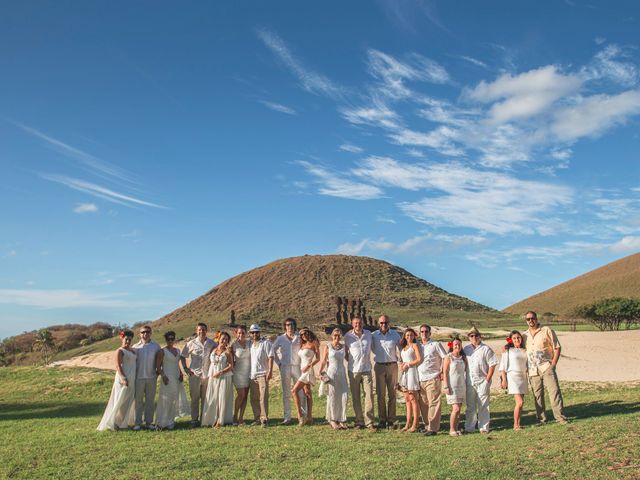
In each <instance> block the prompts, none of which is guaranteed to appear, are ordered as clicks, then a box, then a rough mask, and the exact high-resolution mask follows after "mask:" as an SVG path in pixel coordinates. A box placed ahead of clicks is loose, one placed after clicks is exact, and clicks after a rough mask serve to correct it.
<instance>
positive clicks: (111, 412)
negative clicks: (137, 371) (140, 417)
mask: <svg viewBox="0 0 640 480" xmlns="http://www.w3.org/2000/svg"><path fill="white" fill-rule="evenodd" d="M135 384H136V379H135V375H134V376H133V378H132V379H130V380H129V386H128V387H127V386H125V385H124V383H122V377H121V376H120V374H119V373H116V378H115V380H114V381H113V387H112V388H111V396H110V397H109V403H107V408H105V410H104V415H103V416H102V420H101V421H100V425H98V430H100V431H104V430H117V429H122V428H128V427H129V425H131V424H133V423H134V421H135V408H134V400H135V396H136V395H135V394H136V388H135Z"/></svg>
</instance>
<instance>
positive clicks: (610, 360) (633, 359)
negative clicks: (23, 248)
mask: <svg viewBox="0 0 640 480" xmlns="http://www.w3.org/2000/svg"><path fill="white" fill-rule="evenodd" d="M450 331H453V330H452V329H445V328H437V327H434V334H438V335H444V334H448V333H450ZM505 336H506V332H505ZM558 338H559V340H560V343H561V344H562V356H561V359H560V362H559V363H558V368H557V372H558V376H559V377H560V380H565V381H577V382H627V381H637V380H640V348H636V347H637V346H638V344H639V343H640V330H632V331H622V332H558ZM504 343H505V342H504V341H503V340H489V341H487V344H488V345H489V346H491V348H493V349H494V351H495V352H496V353H497V354H498V355H499V354H500V353H501V352H502V346H503V345H504ZM178 346H179V347H181V345H178ZM52 366H72V367H93V368H101V369H109V370H115V362H114V353H113V352H104V353H96V354H91V355H84V356H79V357H74V358H72V359H70V360H64V361H60V362H55V363H53V364H52ZM276 370H277V369H276ZM496 377H497V375H496ZM494 386H495V383H494Z"/></svg>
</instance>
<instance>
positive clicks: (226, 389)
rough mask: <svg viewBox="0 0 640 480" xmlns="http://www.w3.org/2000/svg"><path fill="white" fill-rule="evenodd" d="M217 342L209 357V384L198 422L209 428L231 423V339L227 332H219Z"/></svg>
mask: <svg viewBox="0 0 640 480" xmlns="http://www.w3.org/2000/svg"><path fill="white" fill-rule="evenodd" d="M219 341H220V343H219V344H218V346H217V347H216V348H215V349H214V350H213V351H212V352H211V355H210V356H209V358H210V360H211V364H210V366H209V382H208V384H207V396H206V402H205V404H204V407H203V409H202V420H201V422H200V423H201V424H202V425H203V426H205V425H206V426H209V427H214V426H215V427H220V426H223V425H231V424H232V423H233V352H232V351H231V348H230V347H229V342H230V341H231V337H230V336H229V334H228V333H227V332H221V333H220V337H219Z"/></svg>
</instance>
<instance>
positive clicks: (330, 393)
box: [326, 366, 349, 422]
mask: <svg viewBox="0 0 640 480" xmlns="http://www.w3.org/2000/svg"><path fill="white" fill-rule="evenodd" d="M327 376H328V377H329V382H327V384H326V390H327V413H326V419H327V420H328V421H329V422H346V421H347V397H348V394H349V393H348V392H349V384H348V383H347V373H346V371H345V369H344V367H343V368H339V369H336V368H332V367H331V366H330V367H329V368H328V369H327Z"/></svg>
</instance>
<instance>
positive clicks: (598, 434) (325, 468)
mask: <svg viewBox="0 0 640 480" xmlns="http://www.w3.org/2000/svg"><path fill="white" fill-rule="evenodd" d="M112 381H113V374H112V373H110V372H104V371H97V370H90V369H60V368H39V369H32V368H4V369H0V385H2V391H1V393H0V441H1V445H2V448H1V451H2V455H1V458H2V462H0V477H2V478H27V479H33V478H65V479H74V478H92V479H102V478H134V479H143V478H159V477H161V476H162V477H179V478H185V479H186V478H188V479H192V478H194V479H195V478H214V477H215V478H218V477H226V478H280V479H284V478H296V477H297V478H343V479H344V478H401V477H415V478H418V477H419V478H452V479H457V478H459V479H468V478H523V476H524V477H527V478H592V479H593V478H611V479H613V478H616V479H617V478H628V479H631V478H639V477H640V460H638V457H639V456H640V383H635V384H627V385H616V386H614V385H611V384H588V385H587V384H564V385H563V388H564V394H565V399H566V404H567V414H568V415H569V417H570V418H571V419H572V422H571V424H570V425H568V426H561V425H556V424H549V425H546V426H542V427H537V426H534V425H533V424H534V423H535V422H534V416H533V414H532V404H531V399H527V402H526V404H525V409H526V414H525V417H524V419H523V424H524V426H525V428H524V430H522V431H521V432H514V431H513V430H512V429H511V422H512V417H511V408H512V399H511V398H510V397H509V396H507V395H505V394H503V393H499V394H496V395H495V396H494V397H493V398H492V421H493V427H494V428H495V430H494V431H493V432H492V433H491V434H489V435H486V436H484V435H483V436H481V435H479V434H470V435H465V436H463V437H460V438H451V437H449V436H448V435H438V436H436V437H424V436H423V435H418V434H407V433H402V432H400V431H384V432H378V433H370V432H367V431H356V430H348V431H340V432H334V431H332V430H331V429H330V428H329V427H328V426H327V425H325V424H323V420H322V417H323V416H324V403H323V400H319V401H318V402H317V406H316V408H315V409H314V412H315V415H314V416H315V418H316V425H314V426H311V427H303V428H300V427H297V426H287V427H281V426H276V425H275V423H277V419H278V417H280V415H281V403H280V392H279V391H278V389H277V388H273V389H272V395H271V403H270V405H271V417H272V423H273V424H274V425H273V426H271V427H270V428H267V429H261V428H259V427H225V428H222V429H196V430H190V429H188V428H187V424H188V422H187V420H188V419H184V420H183V421H181V422H180V423H179V428H178V429H177V430H175V431H173V432H168V431H164V432H147V431H143V432H132V431H122V432H97V431H96V430H95V428H96V426H97V425H98V423H99V420H100V417H101V415H102V412H103V409H104V407H105V404H106V401H107V399H108V396H109V392H110V389H111V385H112ZM399 410H400V412H401V413H402V414H403V413H404V410H403V407H402V406H400V405H399ZM445 412H446V413H445V416H444V417H443V421H448V409H447V408H446V407H445ZM443 427H444V425H443ZM444 428H446V427H444Z"/></svg>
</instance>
